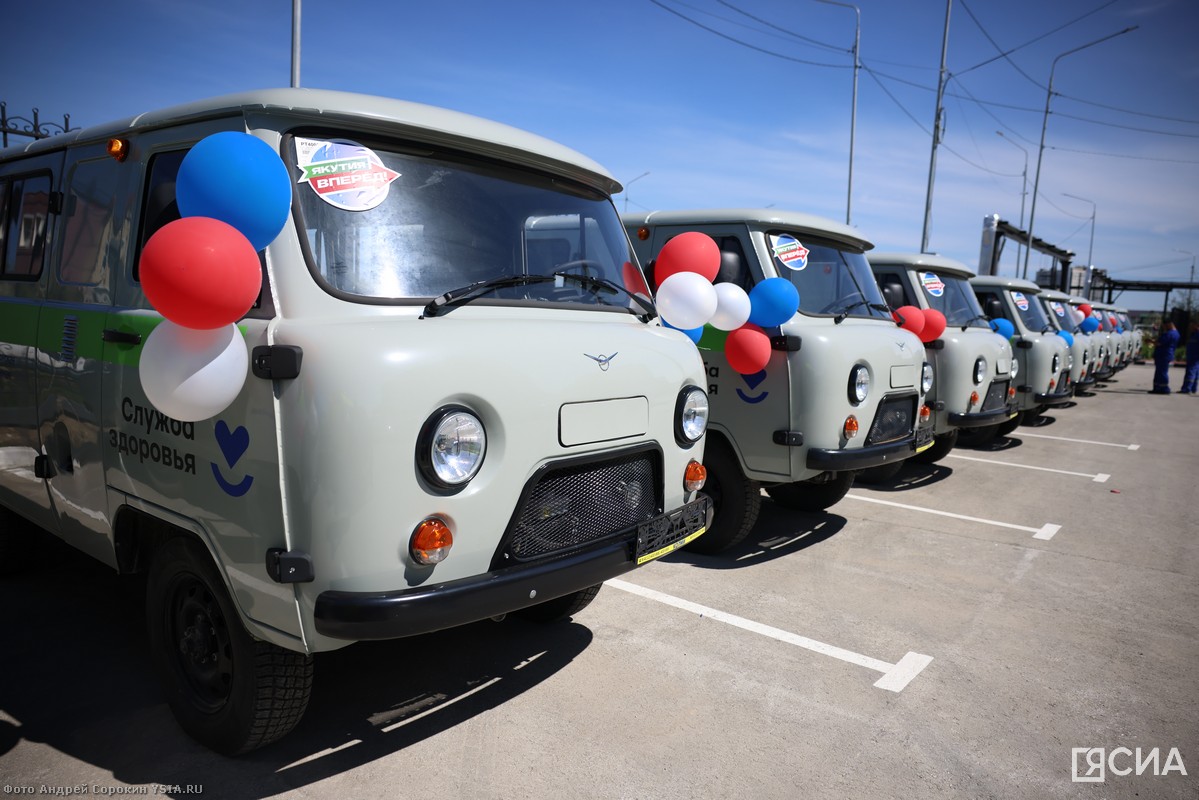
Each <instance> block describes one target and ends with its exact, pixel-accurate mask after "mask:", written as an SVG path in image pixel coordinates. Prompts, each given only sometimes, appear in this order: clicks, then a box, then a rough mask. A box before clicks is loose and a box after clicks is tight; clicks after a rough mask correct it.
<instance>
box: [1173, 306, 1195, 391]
mask: <svg viewBox="0 0 1199 800" xmlns="http://www.w3.org/2000/svg"><path fill="white" fill-rule="evenodd" d="M1190 332H1191V335H1190V336H1188V337H1187V372H1186V376H1185V377H1184V378H1183V379H1182V388H1181V389H1179V390H1178V393H1179V394H1195V384H1196V383H1197V382H1199V321H1193V322H1191V325H1190Z"/></svg>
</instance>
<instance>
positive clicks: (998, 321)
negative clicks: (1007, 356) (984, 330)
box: [991, 317, 1016, 339]
mask: <svg viewBox="0 0 1199 800" xmlns="http://www.w3.org/2000/svg"><path fill="white" fill-rule="evenodd" d="M991 330H993V331H995V332H996V333H998V334H999V335H1000V336H1002V337H1003V338H1004V339H1011V338H1012V337H1013V336H1015V335H1016V326H1015V325H1013V324H1012V321H1011V320H1008V319H1004V318H1003V317H996V318H995V319H993V320H991Z"/></svg>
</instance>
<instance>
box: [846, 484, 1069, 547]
mask: <svg viewBox="0 0 1199 800" xmlns="http://www.w3.org/2000/svg"><path fill="white" fill-rule="evenodd" d="M845 496H846V497H848V498H850V499H853V500H865V501H866V502H867V503H878V504H879V505H884V506H895V507H896V508H906V509H908V510H909V511H923V512H924V513H925V514H936V515H938V516H941V517H953V518H954V519H964V520H966V521H967V522H981V523H982V524H984V525H995V526H998V527H1000V528H1014V529H1015V530H1018V531H1030V532H1031V533H1032V534H1033V537H1032V538H1034V539H1052V538H1053V535H1054V534H1055V533H1057V532H1058V531H1060V530H1061V529H1062V526H1061V525H1054V524H1053V523H1051V522H1050V523H1046V524H1044V525H1042V526H1041V527H1039V528H1030V527H1028V526H1027V525H1016V524H1015V523H1012V522H1000V521H998V520H994V519H983V518H982V517H970V516H967V515H965V514H955V513H953V512H952V511H941V510H940V509H938V508H924V507H923V506H909V505H907V504H906V503H896V502H894V501H892V500H879V499H878V498H877V497H866V496H865V495H860V494H847V495H845Z"/></svg>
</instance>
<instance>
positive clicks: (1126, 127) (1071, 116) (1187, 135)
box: [1049, 111, 1199, 139]
mask: <svg viewBox="0 0 1199 800" xmlns="http://www.w3.org/2000/svg"><path fill="white" fill-rule="evenodd" d="M1049 113H1051V114H1053V115H1054V116H1056V117H1064V118H1065V119H1076V120H1078V121H1079V122H1089V123H1090V124H1092V125H1103V126H1104V127H1107V128H1120V129H1121V130H1126V131H1138V132H1140V133H1153V134H1156V135H1158V136H1181V137H1183V138H1185V139H1199V133H1176V132H1174V131H1157V130H1153V129H1152V128H1138V127H1135V126H1133V125H1120V124H1119V123H1116V122H1104V121H1103V120H1100V119H1090V118H1088V117H1080V116H1077V115H1075V114H1064V113H1062V112H1061V111H1051V112H1049Z"/></svg>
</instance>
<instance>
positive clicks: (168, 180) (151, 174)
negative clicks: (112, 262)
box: [133, 150, 187, 281]
mask: <svg viewBox="0 0 1199 800" xmlns="http://www.w3.org/2000/svg"><path fill="white" fill-rule="evenodd" d="M185 155H187V151H186V150H171V151H169V152H165V153H156V154H154V156H153V157H151V159H150V165H149V167H147V169H146V173H147V178H146V193H145V194H144V195H142V197H143V198H144V200H143V201H142V214H141V220H142V222H141V232H140V234H139V235H138V237H137V253H136V254H135V256H136V258H135V259H134V261H133V279H134V280H135V281H136V280H138V275H137V272H138V269H137V268H138V262H139V261H140V260H141V256H142V248H143V247H145V246H146V242H147V241H149V239H150V237H151V236H153V235H154V234H155V233H156V232H157V231H158V229H159V228H161V227H163V226H164V225H166V224H167V223H168V222H174V221H175V220H177V219H179V204H178V203H176V202H175V177H176V176H177V175H178V174H179V165H180V164H182V163H183V157H184V156H185Z"/></svg>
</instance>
